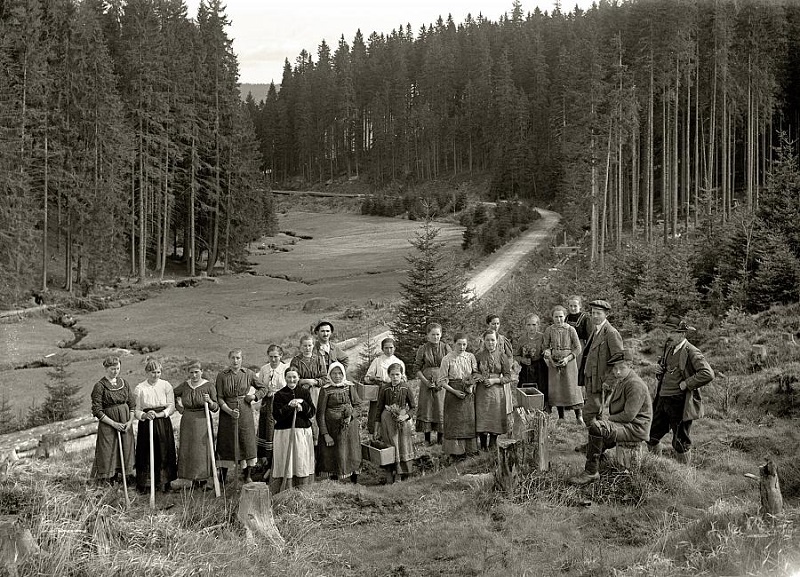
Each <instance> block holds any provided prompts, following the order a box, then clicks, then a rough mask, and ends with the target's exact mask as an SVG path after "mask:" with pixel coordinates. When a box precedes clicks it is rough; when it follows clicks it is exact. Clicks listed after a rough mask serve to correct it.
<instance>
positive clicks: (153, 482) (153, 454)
mask: <svg viewBox="0 0 800 577" xmlns="http://www.w3.org/2000/svg"><path fill="white" fill-rule="evenodd" d="M150 508H151V509H155V508H156V443H155V435H154V434H153V421H152V420H151V421H150Z"/></svg>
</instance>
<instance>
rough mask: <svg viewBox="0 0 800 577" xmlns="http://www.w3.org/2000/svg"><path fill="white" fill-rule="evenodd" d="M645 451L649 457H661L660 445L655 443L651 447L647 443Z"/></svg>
mask: <svg viewBox="0 0 800 577" xmlns="http://www.w3.org/2000/svg"><path fill="white" fill-rule="evenodd" d="M647 450H648V451H649V452H650V454H651V455H655V456H657V457H660V456H661V443H656V444H655V445H651V444H650V443H647Z"/></svg>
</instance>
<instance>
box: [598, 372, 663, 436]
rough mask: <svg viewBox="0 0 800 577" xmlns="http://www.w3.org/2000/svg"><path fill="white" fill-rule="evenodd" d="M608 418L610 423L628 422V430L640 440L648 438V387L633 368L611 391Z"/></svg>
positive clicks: (649, 408)
mask: <svg viewBox="0 0 800 577" xmlns="http://www.w3.org/2000/svg"><path fill="white" fill-rule="evenodd" d="M608 420H609V421H611V422H612V423H620V424H623V425H624V424H629V425H630V431H631V432H632V433H633V434H634V435H635V436H636V437H637V438H639V439H640V440H642V441H646V440H647V439H649V438H650V425H651V424H652V422H653V403H652V402H651V400H650V389H648V388H647V385H645V384H644V381H642V379H641V378H639V375H637V374H636V373H635V372H633V370H631V371H630V372H629V373H628V376H627V377H625V378H624V379H622V380H620V381H619V382H618V383H617V384H616V385H615V386H614V390H613V391H611V396H610V397H609V399H608Z"/></svg>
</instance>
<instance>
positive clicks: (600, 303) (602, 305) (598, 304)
mask: <svg viewBox="0 0 800 577" xmlns="http://www.w3.org/2000/svg"><path fill="white" fill-rule="evenodd" d="M589 308H596V309H603V310H604V311H610V310H611V305H610V304H608V301H604V300H602V299H598V300H596V301H592V302H590V303H589Z"/></svg>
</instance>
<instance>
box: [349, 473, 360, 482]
mask: <svg viewBox="0 0 800 577" xmlns="http://www.w3.org/2000/svg"><path fill="white" fill-rule="evenodd" d="M350 482H351V483H358V473H351V474H350Z"/></svg>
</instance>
